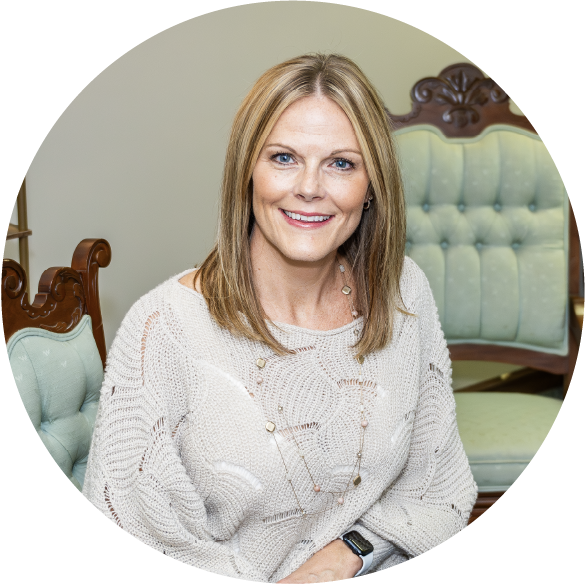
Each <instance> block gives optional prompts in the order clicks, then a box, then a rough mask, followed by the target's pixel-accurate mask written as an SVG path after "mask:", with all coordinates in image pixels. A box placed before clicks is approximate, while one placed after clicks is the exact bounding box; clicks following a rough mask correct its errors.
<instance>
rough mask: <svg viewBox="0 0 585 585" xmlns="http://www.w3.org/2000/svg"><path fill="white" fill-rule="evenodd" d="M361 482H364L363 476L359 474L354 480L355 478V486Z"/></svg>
mask: <svg viewBox="0 0 585 585" xmlns="http://www.w3.org/2000/svg"><path fill="white" fill-rule="evenodd" d="M360 483H362V478H361V476H360V475H358V476H357V477H356V478H355V479H354V480H353V485H355V487H357V486H358V485H360Z"/></svg>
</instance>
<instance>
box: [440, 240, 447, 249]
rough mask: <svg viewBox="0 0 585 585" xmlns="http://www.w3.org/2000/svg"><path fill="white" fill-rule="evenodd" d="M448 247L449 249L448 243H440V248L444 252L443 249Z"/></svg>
mask: <svg viewBox="0 0 585 585" xmlns="http://www.w3.org/2000/svg"><path fill="white" fill-rule="evenodd" d="M448 247H449V243H448V242H445V241H442V242H441V248H443V250H444V249H445V248H448Z"/></svg>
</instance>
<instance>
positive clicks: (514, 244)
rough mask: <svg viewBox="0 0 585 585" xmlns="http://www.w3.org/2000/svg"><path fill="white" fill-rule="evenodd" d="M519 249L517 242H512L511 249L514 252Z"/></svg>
mask: <svg viewBox="0 0 585 585" xmlns="http://www.w3.org/2000/svg"><path fill="white" fill-rule="evenodd" d="M519 247H520V244H519V243H518V242H514V243H513V244H512V248H514V250H517V249H518V248H519Z"/></svg>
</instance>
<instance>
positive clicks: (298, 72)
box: [199, 54, 406, 355]
mask: <svg viewBox="0 0 585 585" xmlns="http://www.w3.org/2000/svg"><path fill="white" fill-rule="evenodd" d="M318 93H319V94H322V95H324V96H326V97H328V98H330V99H331V100H333V101H334V102H335V103H336V104H337V105H338V106H339V107H340V108H341V109H342V110H343V111H344V112H345V114H346V115H347V117H348V118H349V120H350V122H351V124H352V126H353V129H354V131H355V133H356V137H357V140H358V143H359V145H360V148H361V151H362V155H363V158H364V163H365V166H366V171H367V173H368V176H369V179H370V187H369V189H370V196H371V197H373V199H372V202H371V205H370V208H369V209H368V210H367V211H364V212H363V213H362V218H361V221H360V223H359V225H358V227H357V229H356V231H355V232H354V233H353V234H352V235H351V237H350V238H349V239H348V240H347V241H346V242H345V243H344V244H343V245H342V246H341V247H340V249H339V252H340V254H341V255H342V256H344V257H345V258H346V259H347V261H348V262H349V265H350V266H349V268H350V270H351V274H352V277H353V280H354V283H355V287H356V289H357V290H356V291H355V292H356V294H357V297H356V299H355V301H356V306H357V307H358V310H359V311H360V312H361V314H362V315H363V317H364V327H363V328H362V333H361V336H360V338H359V339H358V341H357V343H356V345H355V350H356V354H367V353H369V352H371V351H375V350H377V349H381V348H382V347H384V346H385V345H386V344H387V343H388V342H389V341H390V340H391V339H392V330H393V317H394V312H395V311H396V310H399V311H402V312H406V311H404V308H403V307H402V306H401V305H402V300H401V296H400V288H399V281H400V275H401V273H402V266H403V262H404V247H405V240H406V212H405V204H404V195H403V189H402V181H401V177H400V169H399V166H398V160H397V156H396V153H395V146H394V141H393V138H392V133H391V128H390V124H389V121H388V118H387V117H386V114H385V111H384V104H383V102H382V100H381V98H380V96H379V95H378V92H377V91H376V89H375V88H374V87H373V86H372V84H371V83H370V82H369V80H368V79H367V78H366V76H365V75H364V74H363V73H362V71H361V70H360V68H359V67H358V66H357V65H356V64H355V63H354V62H353V61H351V60H350V59H348V58H347V57H344V56H342V55H336V54H330V55H322V54H307V55H302V56H300V57H296V58H294V59H290V60H288V61H285V62H284V63H280V64H279V65H276V66H274V67H272V68H271V69H269V70H268V71H266V72H265V73H264V74H263V75H262V76H261V77H260V78H259V79H258V81H256V83H255V84H254V86H253V87H252V89H251V91H250V92H249V93H248V95H247V96H246V98H245V99H244V101H243V102H242V104H241V106H240V108H239V109H238V111H237V113H236V116H235V119H234V123H233V126H232V131H231V135H230V139H229V143H228V147H227V153H226V159H225V166H224V173H223V180H222V187H221V202H220V214H219V231H218V239H217V243H216V245H215V247H214V249H213V250H212V251H211V253H210V254H209V256H208V257H207V258H206V259H205V261H204V262H203V264H202V265H201V266H200V268H199V278H200V286H201V291H202V293H203V296H204V298H205V300H206V302H207V306H208V308H209V312H210V313H211V315H212V316H213V318H214V319H215V321H216V322H217V323H218V324H219V325H220V326H221V327H225V328H227V329H228V330H229V331H231V332H232V333H234V334H240V335H244V336H246V337H248V338H249V339H252V340H255V341H260V342H263V343H265V344H266V345H268V346H269V347H270V348H271V349H272V350H273V351H275V352H276V353H278V354H281V355H282V354H286V353H289V350H288V349H286V348H285V347H283V346H282V345H281V344H280V343H279V342H278V341H277V340H276V339H275V338H274V336H273V335H272V334H271V332H270V329H269V327H268V325H267V322H266V319H267V317H266V315H265V314H264V312H263V310H262V307H261V305H260V303H259V301H258V297H257V295H256V293H255V291H254V286H253V282H252V263H251V259H250V234H251V232H252V227H253V224H254V216H253V213H252V172H253V170H254V166H255V164H256V161H257V159H258V156H259V154H260V151H261V150H262V147H263V145H264V143H265V141H266V138H267V137H268V135H269V134H270V132H271V131H272V128H273V127H274V125H275V124H276V122H277V120H278V118H279V117H280V116H281V114H282V113H283V112H284V110H285V109H286V108H287V107H288V106H290V105H291V104H292V103H293V102H295V101H297V100H298V99H300V98H303V97H306V96H310V95H314V94H318Z"/></svg>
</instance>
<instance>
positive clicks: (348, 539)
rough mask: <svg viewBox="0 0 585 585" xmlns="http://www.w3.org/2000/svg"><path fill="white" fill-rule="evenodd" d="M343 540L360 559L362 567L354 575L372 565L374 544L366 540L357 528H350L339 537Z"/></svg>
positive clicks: (360, 573)
mask: <svg viewBox="0 0 585 585" xmlns="http://www.w3.org/2000/svg"><path fill="white" fill-rule="evenodd" d="M339 539H340V540H343V542H345V544H347V546H349V548H350V549H351V551H352V552H353V553H354V554H356V555H357V556H358V557H360V558H361V559H362V568H361V569H360V570H359V571H358V572H357V573H356V574H355V575H354V577H358V576H359V575H362V574H363V573H365V572H366V571H367V570H368V569H369V568H370V566H371V565H372V560H373V558H374V546H373V545H372V543H371V542H370V541H369V540H366V539H365V538H364V537H363V536H362V535H361V534H360V533H359V532H358V531H357V530H350V531H349V532H346V533H345V534H342V535H341V536H340V537H339Z"/></svg>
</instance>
